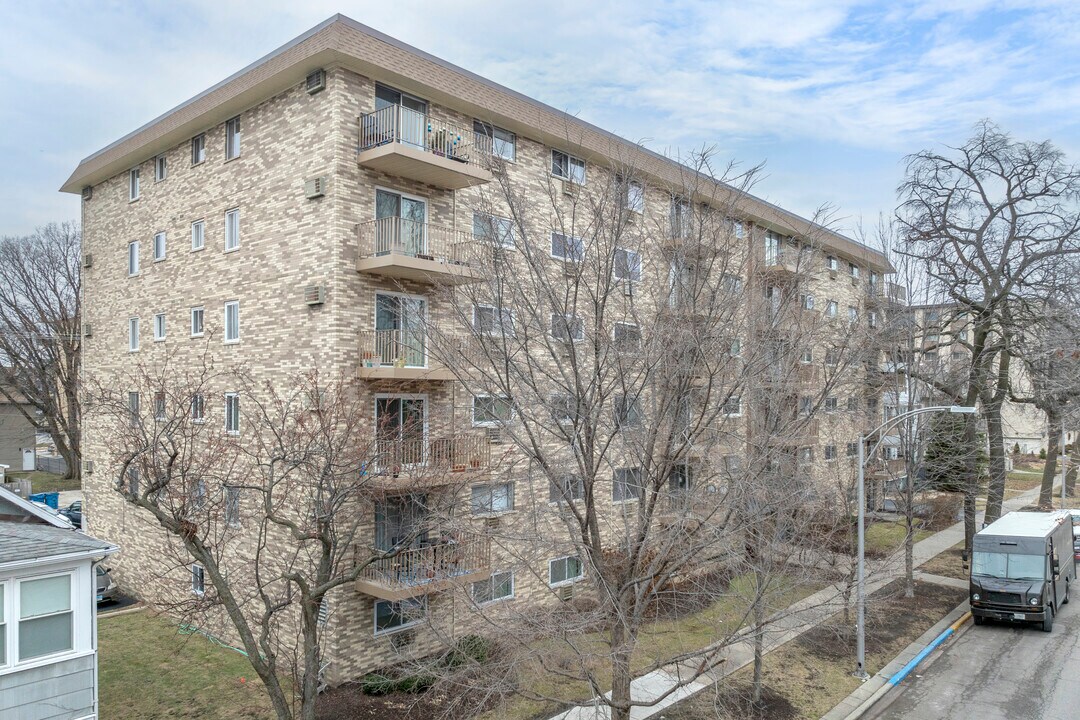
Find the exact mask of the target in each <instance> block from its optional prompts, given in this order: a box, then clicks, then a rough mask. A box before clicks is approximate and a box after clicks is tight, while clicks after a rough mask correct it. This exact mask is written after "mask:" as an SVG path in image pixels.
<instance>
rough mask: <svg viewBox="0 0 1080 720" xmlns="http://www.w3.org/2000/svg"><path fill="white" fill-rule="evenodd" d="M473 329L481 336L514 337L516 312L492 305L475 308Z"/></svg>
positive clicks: (476, 306)
mask: <svg viewBox="0 0 1080 720" xmlns="http://www.w3.org/2000/svg"><path fill="white" fill-rule="evenodd" d="M473 329H474V330H475V331H476V332H477V333H479V334H481V335H503V334H505V335H507V336H508V337H513V336H514V311H513V310H511V309H510V308H495V307H493V306H491V305H474V306H473Z"/></svg>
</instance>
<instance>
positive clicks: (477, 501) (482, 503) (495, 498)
mask: <svg viewBox="0 0 1080 720" xmlns="http://www.w3.org/2000/svg"><path fill="white" fill-rule="evenodd" d="M513 509H514V483H512V482H507V483H495V484H492V485H474V486H473V489H472V511H473V514H474V515H485V514H488V513H500V512H509V511H511V510H513Z"/></svg>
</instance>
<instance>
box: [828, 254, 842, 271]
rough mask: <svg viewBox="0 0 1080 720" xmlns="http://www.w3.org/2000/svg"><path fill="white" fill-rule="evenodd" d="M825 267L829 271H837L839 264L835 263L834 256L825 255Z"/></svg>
mask: <svg viewBox="0 0 1080 720" xmlns="http://www.w3.org/2000/svg"><path fill="white" fill-rule="evenodd" d="M825 267H827V268H828V269H829V270H834V271H835V270H837V269H839V267H840V263H839V262H838V261H837V259H836V257H835V256H833V255H826V256H825Z"/></svg>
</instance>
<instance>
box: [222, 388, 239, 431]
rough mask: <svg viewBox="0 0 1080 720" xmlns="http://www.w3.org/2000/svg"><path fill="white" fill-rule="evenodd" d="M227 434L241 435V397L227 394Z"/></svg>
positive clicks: (236, 394) (235, 394)
mask: <svg viewBox="0 0 1080 720" xmlns="http://www.w3.org/2000/svg"><path fill="white" fill-rule="evenodd" d="M225 432H227V433H228V434H229V435H239V434H240V395H239V394H238V393H225Z"/></svg>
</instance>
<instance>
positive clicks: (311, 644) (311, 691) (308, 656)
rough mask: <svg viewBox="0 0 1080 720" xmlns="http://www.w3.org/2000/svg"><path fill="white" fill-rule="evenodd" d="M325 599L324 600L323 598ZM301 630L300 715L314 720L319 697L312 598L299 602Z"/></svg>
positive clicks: (316, 626)
mask: <svg viewBox="0 0 1080 720" xmlns="http://www.w3.org/2000/svg"><path fill="white" fill-rule="evenodd" d="M324 601H325V600H324ZM300 607H301V619H300V622H301V631H302V632H303V638H304V658H303V666H304V677H303V678H302V684H301V695H300V717H301V719H302V720H315V701H316V700H317V699H318V697H319V665H320V662H321V658H320V654H319V624H318V623H319V605H318V603H316V602H315V601H313V600H309V601H307V602H303V603H301V606H300Z"/></svg>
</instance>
